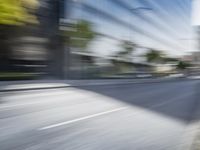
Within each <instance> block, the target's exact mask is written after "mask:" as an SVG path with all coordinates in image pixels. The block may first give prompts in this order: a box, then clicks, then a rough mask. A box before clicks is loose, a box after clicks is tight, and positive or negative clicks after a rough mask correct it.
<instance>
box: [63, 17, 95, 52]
mask: <svg viewBox="0 0 200 150" xmlns="http://www.w3.org/2000/svg"><path fill="white" fill-rule="evenodd" d="M65 35H66V36H67V37H69V38H70V39H69V41H67V42H69V43H68V44H69V45H70V46H71V47H77V48H81V49H86V48H87V46H88V44H89V42H90V41H91V40H92V39H94V38H95V35H96V34H95V32H94V31H93V30H92V25H91V24H90V23H89V22H87V21H83V20H81V21H78V22H77V23H76V24H73V25H72V27H71V28H70V30H69V31H66V32H65Z"/></svg>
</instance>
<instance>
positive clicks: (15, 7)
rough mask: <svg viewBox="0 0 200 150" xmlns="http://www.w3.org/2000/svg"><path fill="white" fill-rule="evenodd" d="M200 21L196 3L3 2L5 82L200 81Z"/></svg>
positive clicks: (0, 73) (0, 53)
mask: <svg viewBox="0 0 200 150" xmlns="http://www.w3.org/2000/svg"><path fill="white" fill-rule="evenodd" d="M195 6H197V5H195ZM196 10H197V12H196ZM193 12H194V13H193ZM198 19H199V18H198V8H195V7H192V2H191V1H190V0H184V1H181V0H174V1H166V0H149V1H148V0H123V1H122V0H95V1H94V0H1V1H0V45H1V46H0V61H1V62H0V80H24V79H26V80H27V79H31V80H33V79H98V78H156V77H172V76H176V77H177V76H178V77H183V76H191V75H192V76H193V75H195V76H196V75H198V74H199V62H200V52H199V34H200V33H199V27H198V25H199V24H198V22H197V21H196V20H198Z"/></svg>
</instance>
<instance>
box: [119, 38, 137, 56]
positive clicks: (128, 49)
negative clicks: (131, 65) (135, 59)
mask: <svg viewBox="0 0 200 150" xmlns="http://www.w3.org/2000/svg"><path fill="white" fill-rule="evenodd" d="M120 46H121V48H122V50H121V51H119V52H118V53H117V56H118V57H123V58H124V57H127V56H130V55H131V54H132V52H133V51H134V50H135V44H133V43H132V42H130V41H123V42H122V43H121V45H120Z"/></svg>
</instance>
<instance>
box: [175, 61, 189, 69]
mask: <svg viewBox="0 0 200 150" xmlns="http://www.w3.org/2000/svg"><path fill="white" fill-rule="evenodd" d="M189 66H190V64H189V63H187V62H184V61H179V62H178V64H177V69H179V70H185V69H187V68H188V67H189Z"/></svg>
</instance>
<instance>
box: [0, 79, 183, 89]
mask: <svg viewBox="0 0 200 150" xmlns="http://www.w3.org/2000/svg"><path fill="white" fill-rule="evenodd" d="M183 80H184V81H187V79H145V80H140V81H139V80H137V81H132V80H126V79H125V80H120V81H117V80H108V81H107V82H105V80H102V82H101V80H96V81H95V80H92V81H88V82H87V81H83V82H79V81H76V82H74V81H71V82H66V83H65V81H63V83H62V82H61V81H59V82H58V83H56V82H49V83H48V82H44V83H36V82H35V83H29V84H23V83H22V84H14V85H12V84H8V85H6V84H4V85H3V86H0V92H15V91H16V92H17V91H29V90H44V89H59V88H68V87H82V86H104V85H126V84H145V83H160V82H177V81H183ZM38 82H39V81H38Z"/></svg>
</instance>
